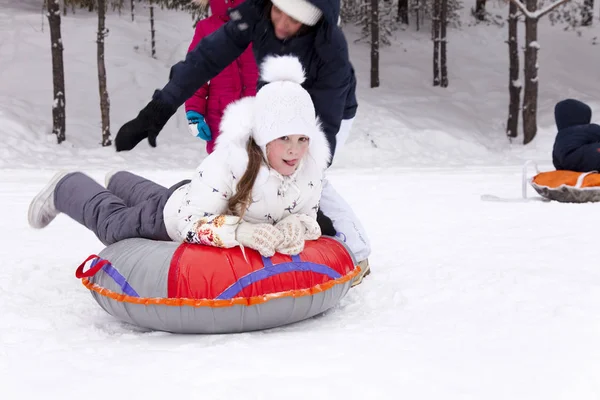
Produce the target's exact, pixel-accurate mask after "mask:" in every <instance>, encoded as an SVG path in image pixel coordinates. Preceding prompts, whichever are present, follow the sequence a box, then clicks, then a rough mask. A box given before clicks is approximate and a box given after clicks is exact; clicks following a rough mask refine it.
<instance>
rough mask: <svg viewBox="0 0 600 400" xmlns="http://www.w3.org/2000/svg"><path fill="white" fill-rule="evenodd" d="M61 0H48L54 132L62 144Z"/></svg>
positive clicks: (63, 87) (63, 88) (64, 112)
mask: <svg viewBox="0 0 600 400" xmlns="http://www.w3.org/2000/svg"><path fill="white" fill-rule="evenodd" d="M58 1H59V0H48V1H47V5H48V24H49V25H50V45H51V47H52V84H53V86H54V101H53V102H52V133H53V134H55V135H56V140H57V142H58V143H59V144H60V143H62V142H64V140H65V138H66V137H65V128H66V126H65V120H66V118H65V116H66V107H65V105H66V103H65V67H64V62H63V44H62V37H61V32H60V5H59V3H58Z"/></svg>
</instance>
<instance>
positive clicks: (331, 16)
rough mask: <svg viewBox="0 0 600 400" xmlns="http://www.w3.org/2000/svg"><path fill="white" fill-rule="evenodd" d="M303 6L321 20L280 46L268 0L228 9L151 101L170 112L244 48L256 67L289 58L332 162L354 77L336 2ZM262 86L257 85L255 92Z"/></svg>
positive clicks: (353, 105)
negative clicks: (301, 74) (301, 77)
mask: <svg viewBox="0 0 600 400" xmlns="http://www.w3.org/2000/svg"><path fill="white" fill-rule="evenodd" d="M308 1H310V2H311V3H312V4H313V5H315V6H316V7H318V8H319V9H320V10H321V11H322V12H323V18H322V19H321V21H320V22H319V23H318V24H317V25H316V26H315V27H310V29H308V32H306V33H305V34H303V35H301V36H297V37H294V38H291V39H287V40H285V41H281V40H279V39H277V37H276V36H275V33H274V30H273V25H272V24H271V21H270V16H269V14H268V12H269V10H270V8H269V7H268V5H269V3H268V0H246V1H245V2H244V3H242V4H241V5H239V6H238V7H236V8H234V9H232V10H230V12H229V15H230V18H231V20H230V21H229V22H227V23H226V24H225V25H223V26H222V27H221V28H220V29H219V30H217V31H216V32H214V33H213V34H211V35H209V36H207V37H205V38H204V39H202V40H201V41H200V43H199V44H198V46H197V47H196V48H195V49H194V50H192V51H191V52H189V53H188V54H187V56H186V58H185V60H184V61H181V62H179V63H177V64H175V65H174V66H173V67H172V68H171V74H170V81H169V83H168V84H167V85H166V86H165V87H164V88H163V89H162V90H157V91H156V92H155V93H154V96H153V98H154V99H155V100H158V101H160V102H162V103H166V104H168V105H169V106H171V107H172V108H173V109H176V108H178V107H180V106H181V105H182V104H183V103H184V102H185V101H186V100H187V99H188V98H189V97H191V96H192V95H193V94H194V93H195V92H196V90H198V88H200V87H201V86H202V85H203V84H205V83H206V82H208V81H209V80H210V79H211V78H213V77H214V76H216V75H217V74H219V73H220V72H221V71H222V70H223V69H224V68H225V67H226V66H228V65H229V64H231V63H232V62H233V61H234V60H235V59H236V58H238V57H239V56H240V54H242V52H243V51H244V50H245V49H246V48H247V47H248V45H249V44H250V43H252V48H253V51H254V56H255V58H256V62H257V64H258V65H259V66H260V64H261V62H262V60H263V59H264V58H265V57H266V56H268V55H294V56H296V57H298V58H299V59H300V62H301V64H302V66H303V67H304V70H305V72H306V81H305V82H304V83H303V84H302V86H303V87H304V88H305V89H306V91H307V92H308V93H309V94H310V96H311V98H312V100H313V103H314V105H315V110H316V113H317V116H318V117H319V118H320V120H321V123H322V127H323V130H324V132H325V135H326V136H327V140H328V141H329V145H330V148H331V152H332V158H333V153H334V152H335V146H336V138H335V136H336V134H337V132H338V131H339V128H340V123H341V121H342V119H350V118H354V116H355V115H356V109H357V107H358V105H357V102H356V95H355V91H356V78H355V75H354V69H353V67H352V64H351V63H350V60H349V55H348V45H347V43H346V39H345V37H344V34H343V33H342V31H341V29H340V28H339V27H338V26H337V20H338V17H339V10H340V3H339V0H308ZM263 84H264V82H260V81H259V83H258V86H259V88H260V86H262V85H263Z"/></svg>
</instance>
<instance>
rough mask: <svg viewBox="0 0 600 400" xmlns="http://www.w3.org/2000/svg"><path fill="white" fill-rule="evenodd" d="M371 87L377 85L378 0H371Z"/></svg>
mask: <svg viewBox="0 0 600 400" xmlns="http://www.w3.org/2000/svg"><path fill="white" fill-rule="evenodd" d="M371 87H372V88H374V87H379V0H371Z"/></svg>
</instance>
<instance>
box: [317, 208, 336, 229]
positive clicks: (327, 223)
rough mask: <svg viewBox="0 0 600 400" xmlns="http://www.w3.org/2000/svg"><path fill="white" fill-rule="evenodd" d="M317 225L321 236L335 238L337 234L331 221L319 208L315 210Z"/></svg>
mask: <svg viewBox="0 0 600 400" xmlns="http://www.w3.org/2000/svg"><path fill="white" fill-rule="evenodd" d="M317 223H318V224H319V226H320V227H321V234H322V235H325V236H335V234H336V233H337V232H336V230H335V228H334V227H333V221H331V218H329V217H328V216H327V215H325V214H323V211H321V209H320V208H319V209H318V210H317Z"/></svg>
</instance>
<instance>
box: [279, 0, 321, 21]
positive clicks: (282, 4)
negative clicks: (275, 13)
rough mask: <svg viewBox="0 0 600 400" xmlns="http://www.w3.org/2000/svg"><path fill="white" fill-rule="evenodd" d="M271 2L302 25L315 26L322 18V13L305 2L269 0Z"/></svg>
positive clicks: (303, 0)
mask: <svg viewBox="0 0 600 400" xmlns="http://www.w3.org/2000/svg"><path fill="white" fill-rule="evenodd" d="M271 2H272V3H273V4H275V6H277V8H279V9H280V10H281V11H283V12H284V13H286V14H287V15H289V16H290V17H292V18H294V19H295V20H297V21H298V22H302V23H303V24H304V25H309V26H313V25H316V23H317V22H319V19H321V17H322V16H323V12H322V11H321V10H319V9H318V8H317V7H315V6H314V5H313V4H311V3H310V2H308V1H307V0H271Z"/></svg>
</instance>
